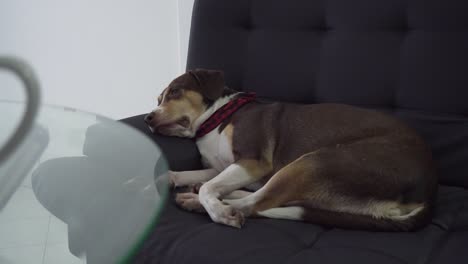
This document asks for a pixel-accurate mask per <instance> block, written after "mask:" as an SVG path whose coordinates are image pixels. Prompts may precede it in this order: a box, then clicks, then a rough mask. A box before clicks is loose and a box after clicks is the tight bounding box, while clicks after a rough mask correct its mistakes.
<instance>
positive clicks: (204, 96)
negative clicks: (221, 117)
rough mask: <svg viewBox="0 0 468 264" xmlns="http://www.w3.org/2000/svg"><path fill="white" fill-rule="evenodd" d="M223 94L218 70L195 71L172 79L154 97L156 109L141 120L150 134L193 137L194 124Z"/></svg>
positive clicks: (220, 73) (222, 85)
mask: <svg viewBox="0 0 468 264" xmlns="http://www.w3.org/2000/svg"><path fill="white" fill-rule="evenodd" d="M223 91H224V74H223V72H222V71H216V70H205V69H197V70H193V71H188V72H187V73H184V74H182V75H181V76H179V77H177V78H176V79H174V80H173V81H172V82H171V83H170V84H169V86H168V87H167V88H166V89H164V90H163V92H162V93H161V94H160V95H159V97H158V107H157V108H156V109H155V110H153V111H152V112H151V113H149V114H148V115H147V116H146V117H145V122H146V123H147V124H148V126H149V127H150V129H151V130H152V131H153V132H159V133H160V134H163V135H168V136H178V137H193V136H194V134H195V132H196V131H194V130H195V128H194V123H195V121H196V120H197V119H198V118H199V117H200V116H201V115H202V114H203V113H204V112H205V111H206V109H207V108H208V107H209V106H210V105H211V104H212V103H213V102H214V101H216V100H217V99H218V98H220V97H221V96H222V94H223Z"/></svg>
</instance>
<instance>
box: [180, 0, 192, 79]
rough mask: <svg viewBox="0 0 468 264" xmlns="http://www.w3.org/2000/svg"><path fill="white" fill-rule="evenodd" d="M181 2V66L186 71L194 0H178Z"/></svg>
mask: <svg viewBox="0 0 468 264" xmlns="http://www.w3.org/2000/svg"><path fill="white" fill-rule="evenodd" d="M177 1H178V4H179V34H180V37H179V39H180V67H181V71H182V72H185V66H186V65H187V51H188V44H189V36H190V22H191V20H192V8H193V2H194V0H177Z"/></svg>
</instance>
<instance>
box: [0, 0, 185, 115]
mask: <svg viewBox="0 0 468 264" xmlns="http://www.w3.org/2000/svg"><path fill="white" fill-rule="evenodd" d="M177 4H178V2H177V1H174V0H133V1H132V0H80V1H76V0H41V1H37V0H1V1H0V39H1V40H0V54H16V55H18V56H21V57H24V58H25V59H27V60H28V61H29V62H30V63H31V64H32V65H33V66H34V67H35V69H36V71H37V73H38V75H39V77H40V79H41V83H42V87H43V101H44V102H46V103H52V104H59V105H66V106H70V107H74V108H78V109H83V110H87V111H92V112H96V113H100V114H103V115H106V116H109V117H112V118H123V117H127V116H131V115H135V114H141V113H145V112H148V111H150V110H151V109H153V108H154V105H155V102H156V99H155V98H156V97H157V95H158V94H159V92H160V91H161V89H163V88H164V87H165V86H166V85H167V84H168V82H169V81H170V80H172V79H173V78H174V77H176V76H177V75H178V74H180V72H181V69H183V68H184V67H182V66H181V60H182V59H181V58H182V56H181V55H180V54H179V52H180V50H181V49H182V48H181V45H179V37H182V38H183V39H184V41H185V38H187V39H188V36H186V35H187V33H186V32H185V31H184V32H183V33H182V34H181V35H180V36H179V35H178V24H179V23H180V24H184V25H185V24H186V23H187V21H186V20H185V18H184V19H182V20H183V21H178V9H177ZM182 6H183V8H185V5H182ZM184 10H185V9H184ZM184 45H185V44H184ZM182 46H183V45H182ZM184 49H185V46H184ZM184 56H186V55H184ZM2 76H3V75H0V93H1V91H2V89H3V90H4V88H5V84H6V83H7V84H9V83H11V81H9V80H5V79H7V78H2ZM2 84H3V85H2ZM2 86H3V87H2ZM0 96H1V95H0Z"/></svg>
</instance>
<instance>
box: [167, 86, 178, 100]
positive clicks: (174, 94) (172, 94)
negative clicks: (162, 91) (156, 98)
mask: <svg viewBox="0 0 468 264" xmlns="http://www.w3.org/2000/svg"><path fill="white" fill-rule="evenodd" d="M180 93H181V89H177V88H174V89H171V90H170V91H169V94H168V95H169V96H170V97H172V98H174V97H177V96H179V95H180Z"/></svg>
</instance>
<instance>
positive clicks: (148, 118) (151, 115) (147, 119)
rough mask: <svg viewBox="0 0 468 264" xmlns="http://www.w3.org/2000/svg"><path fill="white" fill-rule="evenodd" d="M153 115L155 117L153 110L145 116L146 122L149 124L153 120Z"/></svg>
mask: <svg viewBox="0 0 468 264" xmlns="http://www.w3.org/2000/svg"><path fill="white" fill-rule="evenodd" d="M153 117H154V113H153V112H151V113H149V114H147V115H146V116H145V122H146V123H147V124H149V123H150V122H151V120H153Z"/></svg>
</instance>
